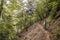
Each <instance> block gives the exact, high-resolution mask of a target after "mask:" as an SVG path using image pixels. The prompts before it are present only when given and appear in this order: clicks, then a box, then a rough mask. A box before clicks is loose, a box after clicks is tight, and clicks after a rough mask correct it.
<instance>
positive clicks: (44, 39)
mask: <svg viewBox="0 0 60 40" xmlns="http://www.w3.org/2000/svg"><path fill="white" fill-rule="evenodd" d="M19 35H20V40H50V33H49V32H48V31H47V30H45V29H44V28H43V26H42V25H41V24H39V23H35V24H33V25H32V26H30V27H29V28H28V29H26V30H25V31H24V32H22V33H20V34H19Z"/></svg>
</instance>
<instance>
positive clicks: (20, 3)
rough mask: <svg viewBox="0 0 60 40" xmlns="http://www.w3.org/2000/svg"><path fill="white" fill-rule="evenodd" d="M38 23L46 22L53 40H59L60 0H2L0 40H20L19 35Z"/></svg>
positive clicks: (0, 6) (0, 7)
mask: <svg viewBox="0 0 60 40" xmlns="http://www.w3.org/2000/svg"><path fill="white" fill-rule="evenodd" d="M36 22H40V23H41V24H42V25H43V23H44V22H45V23H46V25H45V26H46V27H45V29H47V30H48V31H49V32H50V33H51V34H52V38H51V40H57V39H58V35H60V0H0V40H19V37H18V35H17V34H19V33H20V32H22V31H24V30H25V29H26V28H28V27H29V26H31V25H32V24H34V23H36ZM51 26H52V27H51ZM53 27H54V28H55V29H54V28H53ZM56 28H57V29H56ZM51 30H53V31H51Z"/></svg>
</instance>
